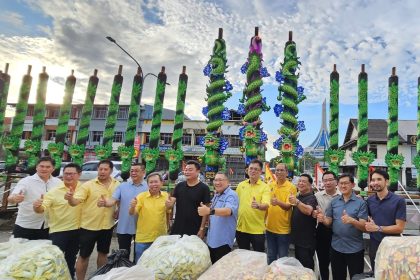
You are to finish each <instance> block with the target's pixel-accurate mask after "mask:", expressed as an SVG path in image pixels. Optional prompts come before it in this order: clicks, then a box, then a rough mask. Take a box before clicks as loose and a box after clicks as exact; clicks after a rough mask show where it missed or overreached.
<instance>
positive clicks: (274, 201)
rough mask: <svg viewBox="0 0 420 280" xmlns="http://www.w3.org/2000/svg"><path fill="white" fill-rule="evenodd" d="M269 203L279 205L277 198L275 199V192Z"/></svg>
mask: <svg viewBox="0 0 420 280" xmlns="http://www.w3.org/2000/svg"><path fill="white" fill-rule="evenodd" d="M271 205H273V206H275V205H280V203H279V200H278V199H277V197H276V195H275V194H273V197H272V198H271Z"/></svg>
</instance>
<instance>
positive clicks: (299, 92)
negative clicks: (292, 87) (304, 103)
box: [297, 86, 305, 99]
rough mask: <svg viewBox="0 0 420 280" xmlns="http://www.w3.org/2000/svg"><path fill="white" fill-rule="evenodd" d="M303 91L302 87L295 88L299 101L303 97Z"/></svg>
mask: <svg viewBox="0 0 420 280" xmlns="http://www.w3.org/2000/svg"><path fill="white" fill-rule="evenodd" d="M304 90H305V88H304V87H302V86H298V87H297V92H298V99H301V98H302V97H303V91H304Z"/></svg>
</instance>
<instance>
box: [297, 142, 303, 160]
mask: <svg viewBox="0 0 420 280" xmlns="http://www.w3.org/2000/svg"><path fill="white" fill-rule="evenodd" d="M295 155H296V156H297V157H299V158H300V157H301V156H302V155H303V147H302V146H301V145H297V146H296V150H295Z"/></svg>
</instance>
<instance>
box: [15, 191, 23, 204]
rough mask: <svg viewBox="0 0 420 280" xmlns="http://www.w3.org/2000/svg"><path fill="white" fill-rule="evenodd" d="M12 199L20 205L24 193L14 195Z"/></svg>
mask: <svg viewBox="0 0 420 280" xmlns="http://www.w3.org/2000/svg"><path fill="white" fill-rule="evenodd" d="M14 199H15V201H16V203H21V202H22V201H24V200H25V193H24V192H23V191H20V192H19V193H18V194H15V197H14Z"/></svg>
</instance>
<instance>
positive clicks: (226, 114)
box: [220, 107, 230, 121]
mask: <svg viewBox="0 0 420 280" xmlns="http://www.w3.org/2000/svg"><path fill="white" fill-rule="evenodd" d="M220 114H221V117H222V120H224V121H227V120H230V111H229V109H228V108H226V107H225V109H223V111H222V113H220Z"/></svg>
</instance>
